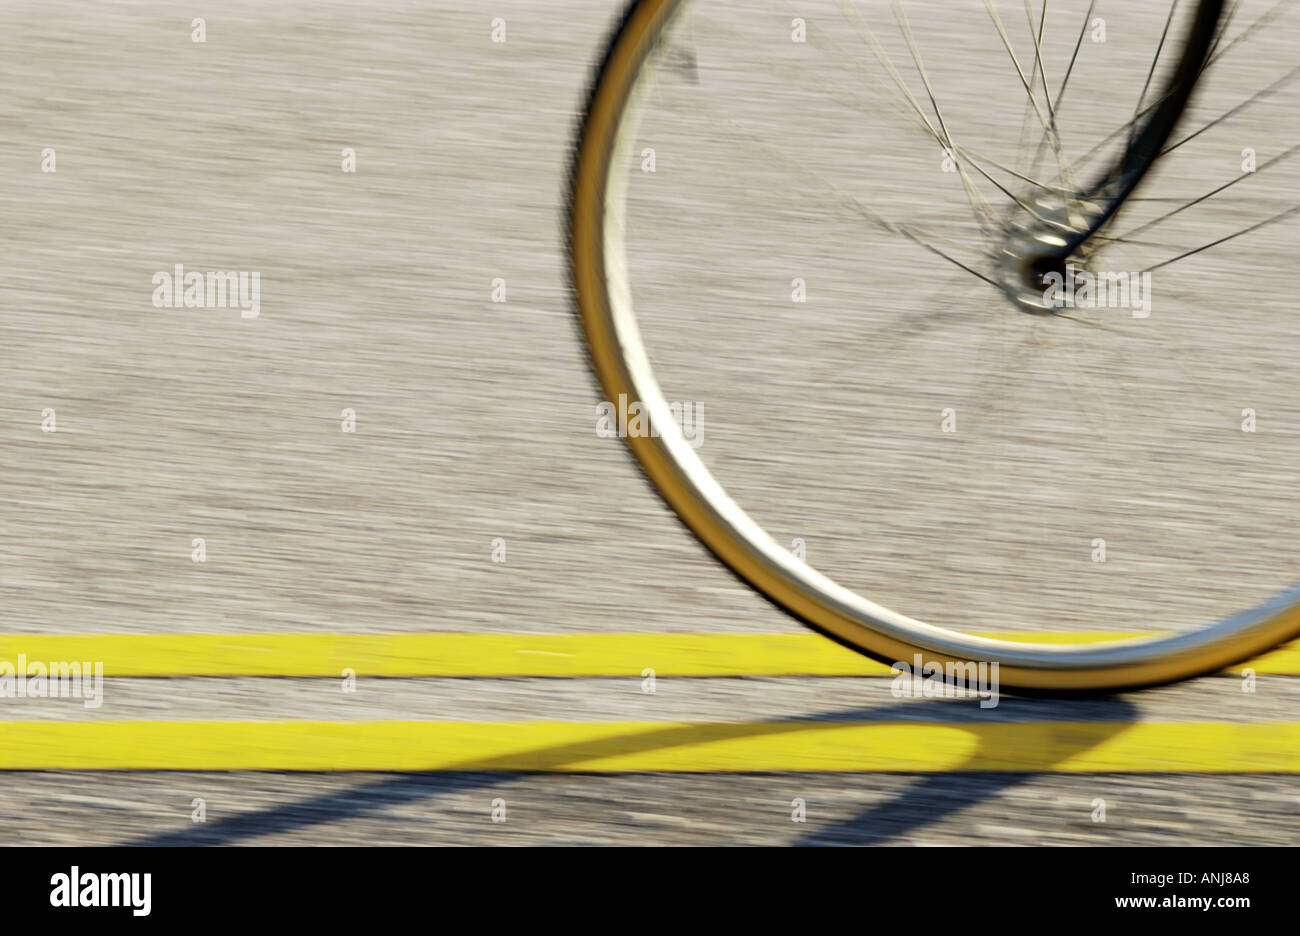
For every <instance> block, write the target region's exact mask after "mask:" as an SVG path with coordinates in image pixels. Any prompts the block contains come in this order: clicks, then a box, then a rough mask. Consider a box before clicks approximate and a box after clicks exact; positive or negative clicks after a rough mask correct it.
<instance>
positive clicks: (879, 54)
mask: <svg viewBox="0 0 1300 936" xmlns="http://www.w3.org/2000/svg"><path fill="white" fill-rule="evenodd" d="M840 9H841V10H842V11H843V12H844V13H845V17H846V18H847V19H849V21H850V22H851V23H852V24H853V27H854V29H856V30H857V32H858V35H859V36H861V37H862V39H863V40H864V41H865V42H866V43H867V45H868V46H869V47H870V48H871V52H872V54H873V55H875V56H876V59H877V60H878V61H879V62H880V64H881V65H882V66H883V67H884V69H885V70H886V71H887V72H888V73H889V76H890V78H892V79H893V80H894V84H895V85H897V86H898V90H899V91H901V92H902V93H903V97H905V98H906V99H907V102H908V103H909V104H911V105H912V109H913V110H914V111H916V113H917V116H919V117H920V118H921V120H922V122H923V123H924V124H925V126H926V129H928V130H929V131H930V134H931V136H933V137H934V138H935V139H936V140H938V141H939V145H940V146H942V147H944V148H945V149H946V150H947V151H948V152H949V153H951V154H952V160H953V165H954V166H955V167H956V169H957V174H958V175H959V176H960V177H961V181H962V185H963V186H965V188H966V195H967V197H968V198H969V200H970V202H971V208H972V209H973V210H974V212H975V216H976V218H977V219H978V220H979V222H980V226H981V227H983V228H984V229H985V230H986V231H987V230H988V228H989V226H990V225H992V224H994V223H995V220H996V219H995V218H994V215H993V209H992V207H991V206H990V205H989V203H988V200H987V199H986V198H985V197H984V196H983V195H982V194H981V193H980V190H979V189H977V188H976V187H975V183H974V182H972V181H971V178H970V175H969V174H968V173H967V172H966V168H965V166H964V165H963V164H962V162H961V161H960V160H959V159H958V158H957V152H956V151H955V150H953V149H952V148H951V147H950V146H949V145H948V144H947V142H945V137H944V136H942V135H940V133H939V131H938V130H936V129H935V128H934V124H932V123H931V122H930V118H928V117H927V116H925V111H924V110H922V109H921V105H920V104H919V103H917V100H916V98H915V97H914V96H913V95H912V92H911V90H910V89H909V88H908V87H907V83H906V82H905V81H903V76H902V75H900V74H899V73H898V69H896V68H895V67H894V63H893V62H891V61H890V60H889V56H888V55H887V54H885V50H884V49H883V48H881V45H880V43H879V42H878V41H877V40H876V34H875V33H873V32H872V31H871V27H870V26H868V25H867V24H866V22H865V21H864V20H863V19H862V15H861V14H860V13H859V12H858V10H857V8H856V7H855V6H853V5H852V4H851V3H849V2H848V0H841V2H840Z"/></svg>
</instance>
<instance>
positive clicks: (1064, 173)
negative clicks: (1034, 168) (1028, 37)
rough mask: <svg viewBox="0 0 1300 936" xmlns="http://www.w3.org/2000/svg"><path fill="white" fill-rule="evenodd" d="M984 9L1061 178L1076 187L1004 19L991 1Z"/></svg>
mask: <svg viewBox="0 0 1300 936" xmlns="http://www.w3.org/2000/svg"><path fill="white" fill-rule="evenodd" d="M984 9H986V10H988V13H989V16H990V17H992V18H993V25H994V26H995V27H996V28H997V31H998V35H999V36H1000V37H1001V38H1002V44H1003V45H1004V46H1005V47H1006V50H1007V54H1008V55H1010V56H1011V64H1013V65H1014V66H1015V67H1016V74H1017V75H1019V76H1020V83H1021V84H1022V85H1023V86H1024V88H1025V93H1026V94H1027V95H1029V103H1030V104H1031V105H1032V106H1033V108H1034V113H1035V114H1037V115H1038V122H1039V123H1040V124H1042V127H1043V132H1044V133H1045V134H1047V140H1048V142H1049V143H1050V144H1051V145H1052V149H1053V151H1054V152H1055V153H1056V160H1057V163H1058V164H1059V168H1060V172H1061V178H1062V180H1064V182H1065V184H1066V185H1067V186H1070V187H1071V188H1073V187H1074V179H1073V177H1072V176H1071V173H1070V167H1069V164H1068V163H1067V162H1066V160H1065V154H1064V153H1063V152H1062V151H1061V141H1060V139H1059V138H1058V137H1057V135H1056V131H1055V130H1053V129H1052V126H1051V124H1050V123H1049V122H1048V120H1047V117H1046V116H1045V115H1044V114H1043V109H1042V108H1041V107H1039V106H1038V99H1037V97H1035V95H1034V89H1033V86H1032V85H1030V83H1029V79H1028V78H1026V77H1025V70H1024V69H1023V68H1021V67H1020V60H1019V59H1018V58H1016V52H1015V49H1013V48H1012V47H1011V39H1010V37H1008V36H1007V31H1006V28H1005V27H1004V26H1003V25H1002V18H1001V17H1000V16H998V11H997V10H996V9H994V8H993V4H992V2H991V0H984Z"/></svg>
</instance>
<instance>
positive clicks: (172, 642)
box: [0, 632, 1300, 677]
mask: <svg viewBox="0 0 1300 936" xmlns="http://www.w3.org/2000/svg"><path fill="white" fill-rule="evenodd" d="M990 636H1002V637H1005V638H1007V639H1015V640H1023V641H1026V642H1033V643H1093V642H1099V641H1104V640H1118V639H1123V638H1125V637H1129V638H1132V637H1134V636H1146V635H1134V634H1131V633H1129V634H1125V633H1112V632H1071V633H1055V634H1045V633H1038V634H1028V633H1020V634H1002V635H990ZM19 654H24V655H25V656H26V658H27V660H28V661H29V662H30V661H65V660H66V661H74V660H80V661H92V662H94V661H99V662H102V663H103V664H104V674H105V675H106V676H338V675H340V674H341V673H342V672H343V670H344V669H348V668H350V669H353V670H355V671H356V673H357V675H359V676H453V677H454V676H569V677H574V676H638V677H639V676H640V675H641V672H642V670H644V669H646V668H650V669H653V670H654V671H655V675H656V676H886V675H889V668H888V667H886V666H884V665H883V664H880V663H876V662H874V661H872V660H869V659H867V658H866V657H863V656H861V655H859V654H857V653H855V652H853V651H852V650H847V649H845V648H844V647H841V646H840V645H839V644H837V643H835V642H834V641H831V640H828V639H826V638H825V637H822V636H820V635H818V634H813V633H792V634H753V633H749V634H737V633H728V634H636V633H613V632H611V633H604V634H468V633H456V634H71V635H41V634H34V635H22V634H0V662H4V661H8V662H10V663H12V664H14V665H15V666H16V665H17V661H18V656H19ZM1245 665H1247V666H1251V667H1253V668H1254V669H1255V671H1256V672H1257V673H1260V674H1284V675H1300V642H1297V643H1295V644H1290V645H1288V646H1286V647H1283V648H1280V649H1278V650H1275V651H1273V652H1271V653H1268V654H1266V655H1264V656H1262V657H1260V658H1258V659H1257V660H1254V661H1252V662H1250V663H1248V664H1245ZM1236 669H1240V667H1237V668H1236Z"/></svg>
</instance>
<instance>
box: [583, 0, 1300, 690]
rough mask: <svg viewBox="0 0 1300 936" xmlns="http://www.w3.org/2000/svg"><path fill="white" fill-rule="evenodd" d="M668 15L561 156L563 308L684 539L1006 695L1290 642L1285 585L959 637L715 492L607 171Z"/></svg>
mask: <svg viewBox="0 0 1300 936" xmlns="http://www.w3.org/2000/svg"><path fill="white" fill-rule="evenodd" d="M682 6H683V0H643V2H641V3H638V4H636V5H635V6H634V7H633V8H632V9H631V10H630V12H629V14H628V18H627V22H626V23H625V25H624V28H623V29H622V31H621V32H620V34H619V37H618V39H617V40H616V41H615V42H614V43H613V44H612V45H611V47H610V49H609V51H608V54H607V57H606V60H605V63H604V66H603V67H602V69H601V71H600V74H599V77H598V79H597V81H596V84H595V86H594V88H593V90H592V94H591V98H590V101H589V104H588V108H587V112H586V115H585V120H584V124H583V132H582V134H581V140H580V144H579V147H578V149H577V152H576V153H575V158H574V163H573V171H572V180H571V191H570V199H569V207H570V211H569V217H568V222H569V241H570V242H569V252H570V263H571V274H572V282H573V288H574V293H575V301H576V304H577V308H578V312H579V316H580V321H581V324H582V328H583V331H584V334H585V337H586V341H587V345H588V350H589V354H590V360H591V364H592V367H593V369H594V371H595V373H596V376H597V378H598V380H599V382H600V385H601V388H602V390H603V391H604V393H605V394H606V398H607V399H610V400H616V399H619V398H620V397H621V396H622V397H626V398H627V399H629V400H636V401H640V402H641V403H642V405H643V406H644V407H645V409H646V410H647V412H648V414H649V418H650V422H651V424H652V425H654V426H656V427H657V429H658V434H657V435H645V436H629V437H628V438H627V442H628V445H629V447H630V449H631V450H632V452H633V454H634V455H635V456H636V458H637V461H638V462H639V464H640V466H641V467H642V469H643V470H644V472H645V474H646V475H647V477H648V478H649V479H650V481H651V482H652V483H653V485H654V486H655V487H656V488H657V490H658V491H659V492H660V493H661V495H662V496H663V497H664V498H665V500H666V501H667V502H668V503H669V505H670V506H671V507H672V508H673V510H674V511H675V512H676V513H677V515H678V516H679V517H680V518H681V519H682V520H683V521H684V522H685V523H686V524H687V526H689V527H690V528H691V530H692V531H693V532H694V533H695V534H696V536H698V537H699V539H700V540H701V541H702V542H703V543H704V544H705V545H706V546H707V547H708V548H709V549H710V550H711V551H713V552H714V553H715V555H717V556H718V557H719V558H720V559H721V560H722V561H723V562H724V563H725V564H726V565H728V566H729V567H730V568H731V569H732V570H733V571H734V572H735V573H736V574H737V575H739V576H740V577H741V578H742V579H744V580H745V581H747V582H748V583H749V584H750V585H752V586H753V587H755V588H756V589H758V590H759V591H760V592H761V593H763V594H764V595H766V596H767V597H768V598H769V599H771V600H772V601H774V602H775V603H777V604H778V605H780V606H782V607H783V608H785V609H786V610H788V611H789V612H791V613H792V614H794V615H796V616H797V617H799V618H800V619H802V620H803V621H804V622H806V623H807V624H809V625H810V626H812V627H814V628H815V629H817V630H820V631H822V632H824V633H826V634H828V635H830V636H832V637H834V638H836V639H838V640H840V641H842V642H843V643H845V644H848V645H849V646H851V647H853V648H855V649H857V650H859V651H861V652H863V653H865V654H867V655H868V656H871V657H873V658H876V659H878V660H881V661H882V662H886V663H891V662H895V661H908V662H909V665H911V661H913V660H917V659H919V660H920V662H921V663H922V665H925V666H931V665H936V666H938V667H940V668H943V667H946V666H948V665H949V664H960V663H981V662H987V663H990V664H993V663H996V664H998V666H999V668H1000V679H1001V682H1002V683H1003V684H1004V685H1008V686H1016V687H1021V688H1028V689H1045V690H1067V691H1068V690H1091V689H1115V688H1120V687H1126V686H1135V685H1145V684H1153V683H1160V682H1168V681H1173V680H1177V679H1182V678H1186V677H1188V676H1193V675H1196V674H1199V673H1204V672H1208V671H1213V670H1216V669H1220V668H1222V667H1224V666H1227V665H1230V664H1232V663H1235V662H1239V661H1241V660H1243V659H1246V658H1248V657H1250V656H1253V655H1255V654H1257V653H1260V652H1262V651H1264V650H1267V649H1269V648H1271V647H1274V646H1276V645H1277V644H1279V643H1282V642H1284V641H1286V640H1288V639H1290V638H1292V637H1295V636H1296V635H1297V634H1300V585H1297V586H1295V587H1292V588H1290V589H1288V590H1286V591H1284V592H1283V593H1281V594H1279V595H1277V596H1275V597H1274V598H1272V599H1270V600H1269V601H1266V602H1264V603H1262V604H1260V605H1258V606H1256V607H1254V608H1252V609H1250V610H1247V611H1245V612H1242V613H1240V614H1237V615H1235V616H1233V617H1230V618H1227V619H1225V620H1222V621H1219V622H1217V623H1215V624H1212V625H1210V626H1208V627H1205V628H1202V629H1201V630H1198V631H1195V632H1192V633H1186V634H1178V635H1173V636H1167V637H1152V638H1145V639H1133V640H1121V641H1108V642H1105V643H1096V644H1091V645H1086V646H1055V645H1051V646H1043V645H1027V644H1025V643H1021V642H1017V641H1009V640H998V639H994V638H988V637H977V636H972V635H968V634H964V633H961V632H958V631H954V630H949V629H946V628H943V627H938V626H935V625H932V624H927V623H924V622H921V621H918V620H915V619H913V618H910V617H907V616H905V615H902V614H899V613H897V612H894V611H891V610H889V609H887V608H884V607H882V606H880V605H877V604H875V603H874V602H871V601H869V600H867V599H865V598H863V597H862V596H860V595H858V594H857V593H855V592H853V591H851V590H849V589H847V588H844V587H842V586H840V585H838V584H837V583H835V582H834V581H833V580H832V579H830V578H829V577H828V576H826V575H824V574H822V573H820V572H818V571H817V570H815V569H813V568H812V567H810V566H808V565H807V564H805V563H804V562H802V561H801V560H799V559H797V558H795V557H794V556H793V555H791V554H790V553H789V552H787V551H786V550H785V549H784V548H783V547H782V546H781V545H780V544H778V543H777V542H776V541H775V540H774V539H773V538H772V537H771V536H769V535H768V534H767V533H766V532H765V531H764V530H763V529H762V528H761V527H759V525H758V524H757V523H755V522H754V521H753V520H752V519H751V518H750V517H749V516H748V515H747V514H746V513H745V512H744V511H743V510H742V509H741V507H740V506H739V505H738V504H736V503H735V501H733V500H732V499H731V498H730V497H729V496H728V495H727V493H726V491H725V490H724V489H723V488H722V486H721V485H720V484H719V483H718V482H717V480H716V479H715V478H714V477H713V476H712V474H711V473H710V472H709V470H708V468H707V467H706V466H705V465H704V464H703V462H702V461H701V460H700V459H699V457H698V456H697V455H696V453H695V451H694V450H693V449H692V448H691V446H690V444H689V443H688V442H687V441H686V439H685V438H684V437H683V436H682V433H681V430H680V427H679V426H678V425H677V423H676V422H675V421H674V419H673V418H672V415H671V410H670V407H669V404H668V402H667V400H666V399H665V397H664V395H663V393H662V392H661V390H660V388H659V385H658V383H657V381H656V379H655V375H654V372H653V369H652V367H651V365H650V360H649V356H648V354H647V352H646V349H645V346H644V344H643V342H642V338H641V334H640V330H639V327H638V325H637V320H636V315H635V310H634V308H633V304H632V300H631V291H630V284H629V282H628V277H627V262H626V254H625V248H624V243H623V239H622V238H623V230H624V214H623V212H624V195H625V192H626V177H625V175H624V174H623V173H620V172H611V171H610V170H611V166H612V165H621V164H622V162H621V160H622V157H623V156H625V155H626V154H627V152H628V149H629V147H630V145H631V141H632V138H633V137H634V135H635V119H636V114H637V111H638V108H637V107H636V106H635V105H636V103H637V102H636V95H637V94H638V93H643V91H644V89H643V87H642V86H641V85H640V83H639V81H638V77H639V75H640V72H641V68H642V65H643V63H644V62H645V60H646V58H647V56H648V54H649V52H650V50H651V48H652V47H653V45H654V41H655V38H656V37H657V36H658V35H659V33H660V31H661V30H662V29H663V28H664V26H665V24H666V23H667V22H668V21H669V19H670V18H671V16H672V15H673V14H674V13H675V12H677V11H678V10H679V9H680V8H681V7H682ZM1165 135H1166V136H1167V130H1166V132H1165ZM1161 140H1163V137H1162V138H1161ZM1158 145H1159V144H1158V143H1157V146H1158Z"/></svg>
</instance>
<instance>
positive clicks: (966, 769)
mask: <svg viewBox="0 0 1300 936" xmlns="http://www.w3.org/2000/svg"><path fill="white" fill-rule="evenodd" d="M1066 704H1068V703H1059V702H1058V703H1051V702H1042V701H1039V702H1033V701H1030V700H1023V699H1004V701H1003V703H1002V705H1001V706H1000V707H999V708H998V709H990V710H988V712H987V714H986V715H985V716H984V717H981V718H976V717H973V716H972V717H969V720H967V721H963V722H958V723H956V724H954V723H953V722H952V721H951V720H950V719H949V718H944V717H942V716H943V715H951V713H952V712H953V709H952V707H951V705H950V704H948V703H943V702H938V701H923V702H911V703H907V704H906V706H905V707H904V708H900V709H898V710H896V711H889V712H888V713H887V714H886V716H885V717H884V718H882V717H881V716H882V712H881V710H880V709H879V708H871V709H851V710H844V711H839V712H832V713H828V714H819V715H817V716H815V717H814V716H800V717H796V718H790V719H783V720H774V721H767V722H750V723H739V724H725V723H716V722H708V723H699V724H683V725H676V726H673V727H671V728H664V729H657V730H654V731H643V732H638V733H633V734H629V735H626V736H621V737H615V738H609V739H603V740H598V741H584V742H580V743H575V744H564V745H556V746H554V747H550V748H546V749H543V750H539V751H533V752H530V756H531V757H532V758H534V759H535V760H536V761H537V762H538V763H539V765H540V766H539V767H538V769H537V771H519V770H518V769H517V768H516V767H515V766H514V765H516V764H517V763H518V760H517V758H518V752H512V753H511V754H509V755H507V756H506V757H503V758H501V759H499V766H494V761H493V760H492V759H488V760H482V759H480V760H476V761H473V762H467V763H466V764H465V765H464V769H463V771H462V770H461V769H460V768H458V767H451V768H448V769H446V770H439V771H423V772H414V773H402V774H397V775H393V776H387V777H385V778H383V779H381V780H377V781H375V782H373V783H368V784H363V785H361V786H355V787H349V788H348V789H345V790H337V791H330V792H328V793H322V794H320V795H318V796H313V797H310V798H308V799H305V800H299V801H297V802H293V803H285V804H281V805H276V806H273V807H270V808H268V809H262V810H256V811H253V812H248V813H243V814H241V815H238V816H233V817H231V818H229V819H221V820H218V821H216V822H210V823H203V824H195V825H192V826H188V827H186V828H184V829H178V830H175V831H171V832H163V833H159V834H157V835H153V836H150V837H148V838H145V839H140V840H138V841H135V842H130V843H127V844H130V845H136V846H179V845H229V844H234V843H237V842H241V841H244V840H247V839H252V838H257V837H260V836H264V835H276V834H281V833H285V832H292V831H295V830H297V829H302V828H307V827H310V826H315V825H324V824H330V823H335V822H341V821H345V820H349V819H354V818H357V817H359V816H364V815H367V814H371V813H375V812H379V811H382V810H384V809H387V808H389V807H392V806H399V805H403V804H406V803H411V802H416V801H419V800H424V799H431V798H435V797H438V796H444V795H447V794H450V793H458V792H462V791H467V790H475V789H483V788H484V787H491V786H494V785H496V784H500V783H505V782H508V781H510V780H513V779H516V778H518V777H519V776H521V775H523V774H525V773H533V772H540V773H545V772H550V771H564V770H566V769H568V770H571V771H572V772H574V773H583V772H584V771H583V765H584V764H588V763H590V762H592V761H593V760H594V759H597V758H600V757H608V756H610V755H611V754H615V753H618V754H628V753H636V752H643V751H653V750H663V749H667V748H673V747H681V746H686V745H693V744H699V743H701V742H704V741H725V740H728V739H734V738H742V737H758V736H761V735H777V734H781V733H785V732H807V731H808V730H809V728H810V726H814V725H815V726H825V728H826V730H835V729H837V728H842V727H843V725H844V722H846V721H855V720H861V721H872V722H881V723H889V722H891V721H892V722H897V721H899V720H900V719H899V718H897V717H895V716H897V715H902V714H904V713H905V714H907V716H908V718H907V721H909V722H911V721H918V722H924V721H935V722H943V723H944V724H946V725H948V726H950V727H958V728H965V727H969V733H970V734H971V735H973V736H974V737H975V738H976V740H977V743H976V747H975V749H974V750H973V751H972V752H971V754H970V757H969V758H968V759H967V761H965V762H964V763H963V765H962V766H960V767H958V768H955V770H954V771H951V772H950V771H945V772H941V773H932V774H922V775H921V776H922V777H923V779H922V780H921V781H920V782H918V783H917V784H915V785H913V786H911V787H909V788H908V789H907V790H906V791H904V792H903V793H901V794H900V795H898V796H896V797H894V798H893V799H890V800H889V801H887V802H885V803H881V804H879V805H877V806H873V807H872V808H871V809H869V810H867V811H865V812H863V813H861V814H860V815H858V816H856V817H854V818H853V819H851V820H849V821H848V822H846V823H837V824H832V825H829V826H826V827H822V828H819V829H817V830H814V831H810V832H809V833H808V834H807V835H805V836H803V837H802V838H801V839H799V840H798V841H797V842H796V843H795V844H799V845H832V844H838V845H844V844H853V845H870V844H881V843H883V842H886V841H888V840H889V839H891V838H892V837H893V836H894V835H896V834H898V833H900V832H902V831H906V830H913V829H916V828H918V827H921V826H925V825H929V824H932V823H934V822H937V821H939V820H941V819H943V818H944V817H945V816H947V815H951V814H953V813H955V812H957V811H959V810H961V809H964V808H966V807H967V806H970V805H973V804H974V803H977V802H979V801H980V800H982V799H984V798H985V797H988V796H991V795H993V794H995V793H997V792H999V791H1001V790H1004V789H1007V788H1009V787H1012V786H1015V785H1016V784H1018V783H1021V782H1023V781H1024V780H1025V779H1026V778H1027V777H1031V776H1033V775H1034V773H1035V772H1034V771H1017V772H1011V771H1003V770H1001V769H999V768H998V767H997V765H999V764H1011V763H1016V762H1017V761H1021V762H1022V761H1023V756H1024V751H1023V750H1022V749H1020V748H1018V747H1017V748H1015V749H1014V750H1012V749H1010V748H1008V747H1007V746H1006V745H1005V742H1002V741H1001V740H1000V735H999V733H998V732H997V730H996V728H997V726H998V725H1000V724H1003V723H1005V722H1007V721H1008V720H1015V721H1031V720H1032V721H1042V720H1044V718H1045V717H1046V718H1050V717H1052V715H1053V713H1057V714H1061V713H1059V712H1058V711H1057V706H1058V705H1066ZM1044 705H1046V706H1048V707H1049V709H1050V710H1049V711H1047V712H1044V711H1043V708H1042V707H1043V706H1044ZM1085 705H1086V706H1087V709H1088V712H1087V714H1088V720H1089V721H1091V720H1094V719H1095V720H1097V721H1101V722H1106V723H1111V722H1114V723H1116V724H1115V726H1114V727H1115V732H1113V733H1112V734H1111V735H1109V736H1101V737H1099V736H1098V735H1097V734H1096V733H1091V734H1087V735H1086V736H1084V735H1080V736H1079V740H1078V741H1077V744H1075V745H1073V746H1071V745H1070V744H1068V743H1067V745H1066V747H1065V749H1064V750H1063V751H1062V750H1060V739H1059V738H1058V739H1057V743H1056V745H1055V747H1056V748H1057V752H1056V755H1054V761H1055V763H1060V762H1061V761H1063V760H1064V759H1066V758H1068V757H1070V756H1072V755H1073V754H1075V753H1078V752H1080V751H1083V750H1087V749H1088V748H1089V747H1091V746H1094V745H1096V744H1098V743H1100V741H1102V740H1105V739H1106V738H1107V737H1113V736H1114V734H1116V733H1118V732H1120V731H1123V730H1124V729H1125V728H1126V727H1127V723H1130V722H1132V720H1133V717H1134V714H1135V711H1136V710H1135V707H1134V706H1133V705H1132V704H1130V703H1128V702H1126V701H1124V700H1122V699H1110V698H1107V699H1094V700H1091V701H1090V702H1088V703H1085ZM966 711H967V712H970V711H972V710H966ZM973 711H975V712H979V711H980V710H979V709H974V710H973ZM1030 714H1032V716H1033V717H1032V718H1029V717H1027V716H1029V715H1030ZM1021 716H1026V717H1021ZM1071 716H1073V717H1074V718H1076V719H1077V718H1078V717H1079V715H1078V713H1077V712H1075V711H1073V710H1071V709H1068V708H1067V709H1066V710H1065V713H1064V717H1066V718H1070V717H1071ZM994 719H996V721H995V720H994ZM1066 737H1068V736H1066ZM1085 738H1086V739H1085ZM1052 763H1053V761H1051V760H1047V761H1044V763H1043V764H1042V766H1041V767H1040V771H1048V770H1051V768H1052ZM602 772H604V771H602ZM737 772H738V773H743V772H746V771H737ZM748 772H751V773H760V772H767V771H748ZM841 775H842V776H844V777H845V778H846V779H845V783H846V785H847V784H849V783H852V782H854V779H853V778H857V777H868V778H869V777H870V776H871V774H870V773H864V774H857V773H852V774H850V773H844V774H841Z"/></svg>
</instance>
